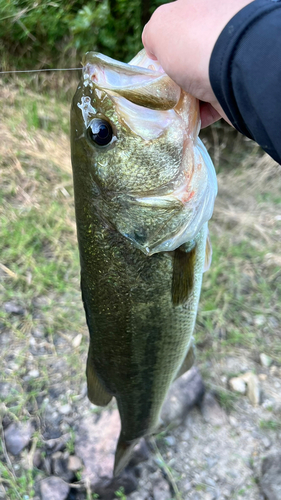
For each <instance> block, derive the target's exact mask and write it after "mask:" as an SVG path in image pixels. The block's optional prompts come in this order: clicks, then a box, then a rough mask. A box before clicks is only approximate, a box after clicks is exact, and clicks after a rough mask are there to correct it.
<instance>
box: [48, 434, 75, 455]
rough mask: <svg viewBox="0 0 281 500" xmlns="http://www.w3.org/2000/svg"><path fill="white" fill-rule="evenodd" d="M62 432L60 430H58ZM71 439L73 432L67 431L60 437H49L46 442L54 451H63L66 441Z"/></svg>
mask: <svg viewBox="0 0 281 500" xmlns="http://www.w3.org/2000/svg"><path fill="white" fill-rule="evenodd" d="M58 434H60V431H59V432H58ZM70 439H71V434H70V433H69V432H67V433H66V434H63V435H62V436H60V437H57V438H52V439H47V440H46V441H45V444H46V446H47V448H48V449H49V450H52V451H53V453H54V452H55V451H61V450H63V449H64V448H65V446H66V443H67V442H68V441H69V440H70Z"/></svg>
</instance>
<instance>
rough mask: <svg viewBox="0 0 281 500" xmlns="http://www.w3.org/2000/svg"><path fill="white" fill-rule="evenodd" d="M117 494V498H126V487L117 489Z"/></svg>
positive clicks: (124, 499) (123, 499) (122, 499)
mask: <svg viewBox="0 0 281 500" xmlns="http://www.w3.org/2000/svg"><path fill="white" fill-rule="evenodd" d="M115 495H116V496H117V498H121V500H126V499H127V496H126V495H125V492H124V488H123V486H121V487H120V488H119V490H117V491H115Z"/></svg>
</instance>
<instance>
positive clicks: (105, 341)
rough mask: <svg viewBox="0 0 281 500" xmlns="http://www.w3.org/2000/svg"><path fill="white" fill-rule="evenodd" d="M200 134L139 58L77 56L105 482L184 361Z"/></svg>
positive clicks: (210, 176)
mask: <svg viewBox="0 0 281 500" xmlns="http://www.w3.org/2000/svg"><path fill="white" fill-rule="evenodd" d="M199 128H200V123H199V111H198V102H197V101H196V100H195V99H193V98H192V97H191V96H189V95H188V94H185V93H184V92H182V91H181V90H180V89H179V88H178V87H177V86H176V84H175V83H174V82H172V81H171V80H170V79H169V78H168V77H167V75H165V73H163V71H162V70H161V68H160V67H159V65H158V63H155V62H154V61H151V60H149V59H148V58H147V56H146V54H145V52H144V51H142V52H141V53H139V54H138V55H137V56H136V58H134V60H133V61H131V63H130V64H124V63H119V62H118V61H114V60H112V59H110V58H107V57H106V56H103V55H101V54H96V53H88V54H87V55H86V58H85V61H84V76H83V79H82V81H81V82H80V84H79V85H78V89H77V91H76V94H75V96H74V98H73V103H72V110H71V152H72V165H73V178H74V194H75V209H76V222H77V234H78V243H79V252H80V263H81V289H82V298H83V303H84V307H85V312H86V320H87V324H88V328H89V332H90V346H89V354H88V360H87V369H86V373H87V382H88V396H89V399H90V400H91V401H92V402H93V403H94V404H96V405H100V406H105V405H107V404H108V403H109V401H110V400H111V398H112V397H113V396H114V397H115V398H116V401H117V405H118V410H119V413H120V418H121V426H122V428H121V433H120V436H119V441H118V444H117V449H116V455H115V465H114V474H115V475H118V474H119V473H120V472H121V470H122V469H123V467H124V466H125V465H126V464H127V462H128V460H129V458H130V454H131V450H132V448H133V446H134V445H135V443H136V442H137V441H138V440H139V439H140V438H141V437H142V436H147V435H150V434H152V433H153V432H155V430H156V429H157V425H158V421H159V414H160V411H161V407H162V405H163V402H164V400H165V396H166V394H167V392H168V389H169V387H170V385H171V383H172V382H173V380H174V379H175V378H177V376H179V375H181V374H182V373H183V372H184V371H186V370H187V369H189V368H190V367H191V364H192V360H193V348H192V333H193V329H194V324H195V319H196V314H197V308H198V301H199V296H200V290H201V283H202V274H203V271H204V268H207V267H208V265H209V264H210V260H211V249H210V244H209V239H208V228H207V223H208V220H209V219H210V217H211V215H212V211H213V205H214V200H215V196H216V193H217V185H216V178H215V173H214V168H213V165H212V163H211V160H210V158H209V156H208V154H207V152H206V150H205V148H204V146H203V145H202V143H201V142H200V139H198V131H199Z"/></svg>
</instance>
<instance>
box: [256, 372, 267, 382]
mask: <svg viewBox="0 0 281 500" xmlns="http://www.w3.org/2000/svg"><path fill="white" fill-rule="evenodd" d="M258 377H259V380H261V381H262V382H264V381H265V380H266V379H267V375H266V373H260V374H259V376H258Z"/></svg>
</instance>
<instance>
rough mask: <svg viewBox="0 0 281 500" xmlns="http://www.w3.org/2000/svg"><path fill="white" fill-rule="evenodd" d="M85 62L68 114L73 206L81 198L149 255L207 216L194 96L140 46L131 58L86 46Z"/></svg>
mask: <svg viewBox="0 0 281 500" xmlns="http://www.w3.org/2000/svg"><path fill="white" fill-rule="evenodd" d="M83 64H84V68H83V78H82V81H81V82H80V84H79V86H78V89H77V91H76V94H75V96H74V99H73V104H72V117H71V128H72V140H71V143H72V164H73V172H74V185H75V199H76V211H77V207H79V206H82V205H85V200H86V203H87V204H88V205H87V206H88V209H89V210H90V211H91V210H92V211H94V212H95V213H99V214H101V217H103V220H105V221H107V223H108V224H109V225H110V226H111V227H113V228H114V229H115V230H117V231H118V232H120V233H121V234H122V235H123V236H124V237H126V238H127V239H128V240H130V241H131V242H132V244H133V245H135V246H136V247H137V248H139V249H140V250H142V251H143V252H144V253H146V254H148V255H151V254H153V253H156V252H159V251H170V250H173V249H174V248H176V247H178V246H180V245H181V244H182V243H184V242H185V241H189V240H190V239H192V237H194V236H195V235H196V234H197V232H198V231H199V230H200V229H201V227H202V225H203V223H204V222H206V220H208V219H209V218H210V217H211V214H212V211H213V205H214V198H215V195H216V181H215V175H214V170H213V166H212V164H211V161H210V159H209V157H208V154H207V152H206V150H205V149H204V147H203V145H202V143H200V141H199V139H198V133H199V129H200V117H199V104H198V101H197V100H196V99H195V98H194V97H192V96H190V95H189V94H186V93H185V92H183V91H182V90H181V89H180V88H179V87H178V85H177V84H176V83H175V82H173V81H172V80H171V79H170V78H169V77H168V76H167V75H166V74H165V73H164V71H163V70H162V68H161V67H160V65H159V63H157V62H155V61H152V60H151V59H149V58H148V56H147V55H146V53H145V51H144V50H143V51H141V52H140V53H139V54H138V55H137V56H136V57H135V58H134V59H133V60H132V61H131V63H129V64H125V63H120V62H118V61H115V60H113V59H111V58H109V57H106V56H104V55H101V54H98V53H95V52H89V53H87V54H86V56H85V58H84V61H83ZM206 194H207V197H206ZM206 198H208V199H206Z"/></svg>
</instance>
